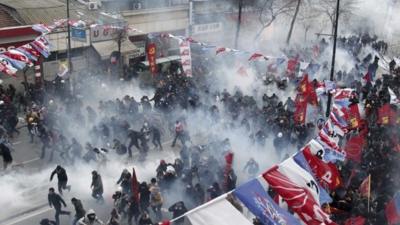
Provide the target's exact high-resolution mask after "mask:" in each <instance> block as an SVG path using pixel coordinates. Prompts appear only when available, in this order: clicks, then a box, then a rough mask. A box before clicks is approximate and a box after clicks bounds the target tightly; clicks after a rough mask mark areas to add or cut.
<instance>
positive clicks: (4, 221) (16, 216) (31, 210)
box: [0, 204, 47, 224]
mask: <svg viewBox="0 0 400 225" xmlns="http://www.w3.org/2000/svg"><path fill="white" fill-rule="evenodd" d="M46 205H47V204H41V205H38V206H35V207H33V208H31V209H28V210H25V211H23V212H20V213H18V214H14V215H12V216H9V217H6V218H4V219H0V224H6V222H8V221H10V220H13V219H16V218H18V217H20V216H23V215H25V214H28V213H32V212H34V211H36V210H38V209H41V208H43V207H45V206H46Z"/></svg>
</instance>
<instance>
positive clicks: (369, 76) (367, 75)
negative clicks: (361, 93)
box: [363, 71, 372, 82]
mask: <svg viewBox="0 0 400 225" xmlns="http://www.w3.org/2000/svg"><path fill="white" fill-rule="evenodd" d="M363 79H364V80H365V81H366V82H371V81H372V76H371V74H370V73H369V71H368V72H367V73H366V74H365V75H364V76H363Z"/></svg>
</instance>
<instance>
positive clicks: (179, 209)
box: [168, 201, 187, 225]
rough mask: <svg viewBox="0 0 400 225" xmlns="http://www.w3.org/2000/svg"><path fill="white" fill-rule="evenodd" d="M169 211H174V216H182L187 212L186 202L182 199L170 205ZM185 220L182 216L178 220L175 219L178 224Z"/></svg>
mask: <svg viewBox="0 0 400 225" xmlns="http://www.w3.org/2000/svg"><path fill="white" fill-rule="evenodd" d="M168 211H170V212H172V218H173V219H175V218H178V217H180V216H182V215H183V214H185V213H186V212H187V209H186V206H185V203H183V202H182V201H180V202H177V203H175V204H173V205H172V206H171V207H169V209H168ZM184 221H185V218H184V217H182V218H180V219H178V220H176V221H175V223H176V224H178V225H182V224H183V223H184Z"/></svg>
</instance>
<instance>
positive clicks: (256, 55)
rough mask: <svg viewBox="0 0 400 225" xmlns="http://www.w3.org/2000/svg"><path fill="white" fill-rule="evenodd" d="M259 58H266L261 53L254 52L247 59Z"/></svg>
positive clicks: (254, 59)
mask: <svg viewBox="0 0 400 225" xmlns="http://www.w3.org/2000/svg"><path fill="white" fill-rule="evenodd" d="M261 58H264V59H266V57H265V56H264V55H263V54H260V53H254V54H253V55H251V56H250V58H249V61H256V60H259V59H261Z"/></svg>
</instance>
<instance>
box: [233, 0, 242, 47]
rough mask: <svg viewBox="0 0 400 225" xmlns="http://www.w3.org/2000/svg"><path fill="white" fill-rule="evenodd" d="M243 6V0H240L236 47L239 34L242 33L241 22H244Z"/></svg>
mask: <svg viewBox="0 0 400 225" xmlns="http://www.w3.org/2000/svg"><path fill="white" fill-rule="evenodd" d="M242 7H243V0H239V15H238V22H237V27H236V36H235V48H237V47H238V41H239V34H240V23H241V22H242Z"/></svg>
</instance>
